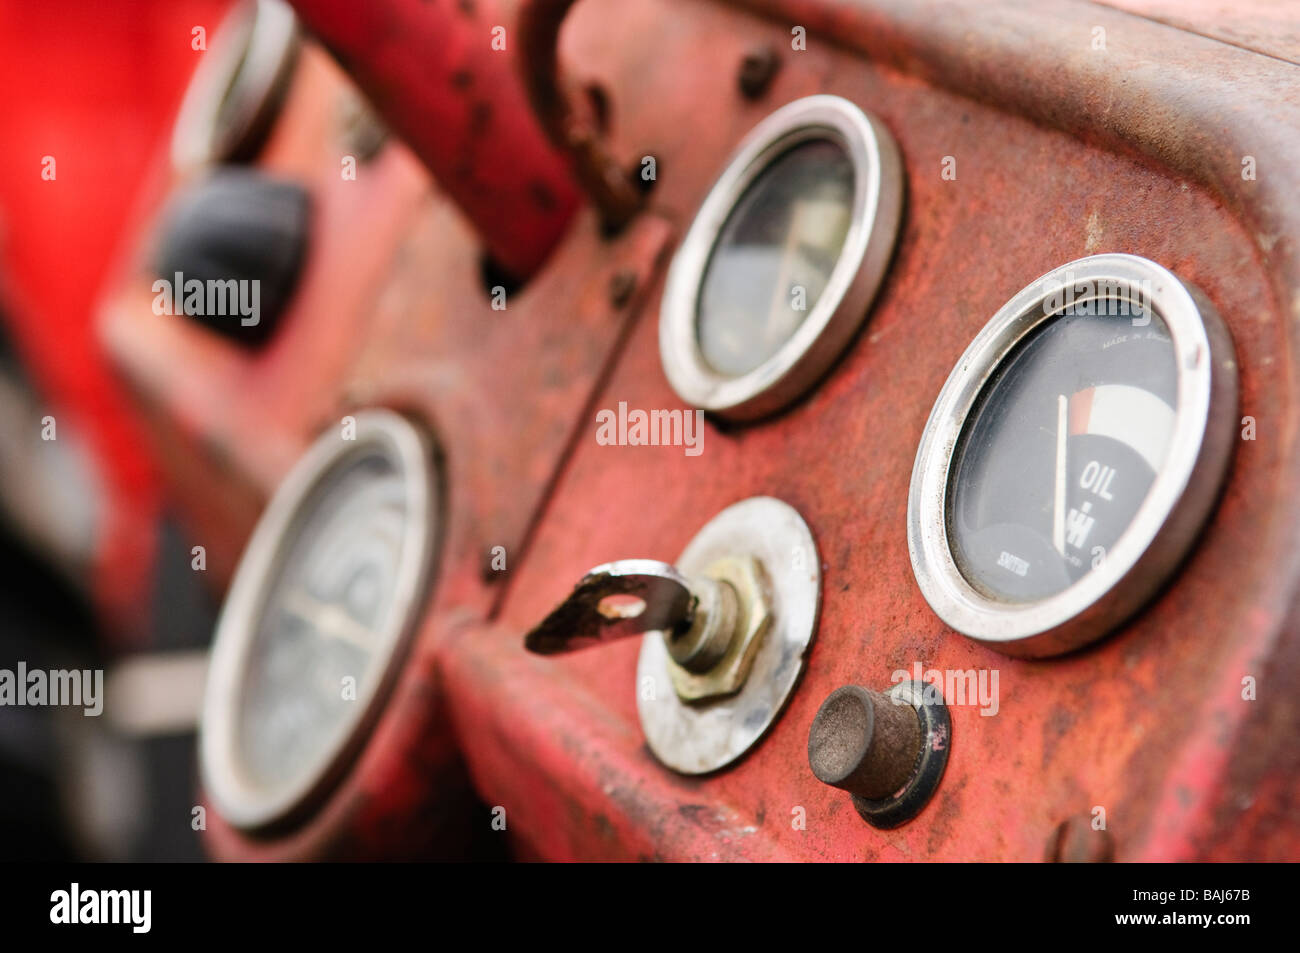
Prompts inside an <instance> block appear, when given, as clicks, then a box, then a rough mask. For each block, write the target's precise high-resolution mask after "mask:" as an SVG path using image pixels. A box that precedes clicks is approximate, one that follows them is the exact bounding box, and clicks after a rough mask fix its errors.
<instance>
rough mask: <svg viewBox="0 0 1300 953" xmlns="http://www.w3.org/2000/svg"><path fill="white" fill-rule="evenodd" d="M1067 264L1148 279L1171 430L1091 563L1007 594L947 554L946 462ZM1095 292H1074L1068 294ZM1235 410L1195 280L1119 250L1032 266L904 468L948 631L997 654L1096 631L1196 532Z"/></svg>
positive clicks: (1050, 646) (1211, 317)
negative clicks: (1171, 395) (974, 579)
mask: <svg viewBox="0 0 1300 953" xmlns="http://www.w3.org/2000/svg"><path fill="white" fill-rule="evenodd" d="M1067 272H1068V273H1070V274H1072V275H1073V278H1074V280H1075V281H1077V282H1083V281H1091V282H1092V287H1093V288H1094V289H1096V288H1097V286H1098V283H1099V282H1107V283H1111V282H1113V283H1115V286H1117V287H1118V288H1120V289H1122V290H1123V291H1127V292H1128V293H1130V294H1131V293H1133V292H1134V291H1135V290H1136V289H1138V288H1139V287H1140V283H1141V282H1143V281H1149V282H1150V293H1151V303H1152V310H1154V311H1155V312H1156V314H1157V315H1158V316H1159V318H1160V319H1161V320H1162V321H1163V322H1164V324H1165V327H1166V328H1167V329H1168V331H1169V336H1170V340H1171V341H1172V344H1173V350H1174V357H1175V360H1176V361H1177V368H1178V384H1177V404H1178V406H1177V407H1176V409H1175V417H1174V419H1175V423H1174V433H1173V436H1172V438H1171V441H1170V446H1169V453H1168V456H1167V458H1166V461H1165V464H1164V466H1163V467H1162V469H1161V471H1160V472H1159V473H1158V474H1156V478H1155V481H1154V483H1153V484H1152V486H1151V489H1150V491H1149V492H1148V493H1147V497H1146V499H1145V500H1144V501H1143V503H1142V505H1141V506H1140V508H1139V509H1138V512H1137V514H1136V516H1135V517H1134V519H1133V521H1132V523H1130V525H1129V527H1128V529H1127V530H1125V532H1124V533H1123V535H1121V537H1120V539H1119V541H1118V542H1117V543H1116V545H1115V546H1114V547H1113V548H1112V549H1111V550H1110V551H1109V552H1108V553H1107V554H1106V556H1105V558H1104V561H1103V562H1102V564H1101V565H1100V566H1099V567H1097V568H1096V569H1094V570H1092V571H1091V572H1090V573H1088V574H1087V575H1086V576H1084V577H1083V578H1081V579H1079V580H1078V581H1077V582H1075V583H1074V584H1073V585H1071V586H1069V587H1068V588H1066V589H1064V590H1063V591H1061V592H1059V593H1057V594H1055V595H1052V596H1049V597H1047V598H1045V599H1040V600H1036V601H1032V602H1025V603H1015V602H1010V601H1006V600H1000V599H996V598H991V597H989V596H988V595H985V594H984V593H982V592H980V591H979V590H977V589H976V588H975V587H973V586H972V585H971V584H970V583H969V582H968V581H967V580H966V577H965V576H963V575H962V573H961V571H960V569H959V568H958V566H957V563H956V561H955V559H954V557H953V553H952V549H951V545H950V537H949V532H950V527H949V521H950V517H951V512H950V509H949V495H950V492H951V488H952V487H951V484H952V481H953V479H954V475H953V473H952V472H951V468H952V465H953V462H954V460H953V456H954V451H955V449H956V448H957V446H958V444H959V442H960V439H961V436H962V434H963V432H964V430H965V428H966V424H967V418H968V416H969V415H970V413H971V411H972V409H973V408H974V407H975V406H976V404H977V402H978V400H979V398H980V396H981V395H982V393H983V392H984V390H985V388H986V386H987V385H988V384H989V382H990V379H991V378H992V377H993V375H994V373H995V372H996V370H997V368H998V367H999V365H1000V364H1001V363H1002V361H1003V360H1004V359H1005V358H1006V357H1007V356H1008V355H1009V354H1011V353H1012V352H1013V351H1014V350H1015V348H1016V347H1017V345H1019V344H1020V343H1021V342H1022V341H1024V340H1025V339H1026V337H1027V336H1029V335H1030V334H1032V333H1033V332H1034V331H1036V330H1037V329H1039V328H1040V327H1042V326H1044V325H1045V324H1046V323H1047V322H1049V321H1051V320H1054V319H1055V318H1056V317H1059V315H1060V312H1059V311H1057V312H1051V313H1049V312H1048V311H1047V310H1046V308H1045V302H1046V300H1047V298H1048V296H1049V295H1050V294H1051V293H1052V292H1053V291H1054V290H1056V288H1057V287H1058V286H1060V285H1061V284H1063V283H1064V282H1065V281H1066V276H1067ZM1107 290H1109V289H1107ZM1106 297H1110V294H1109V293H1108V294H1105V295H1103V294H1099V293H1093V294H1091V295H1081V296H1079V297H1077V298H1076V299H1075V304H1076V305H1077V304H1082V303H1085V302H1088V301H1091V300H1097V299H1099V298H1106ZM1236 414H1237V365H1236V358H1235V354H1234V351H1233V345H1232V339H1231V337H1230V336H1229V334H1228V330H1227V328H1226V327H1225V326H1224V324H1223V322H1222V320H1221V319H1220V318H1219V316H1218V314H1217V313H1216V312H1215V310H1214V308H1213V307H1212V306H1211V305H1210V303H1209V301H1208V300H1207V299H1206V298H1205V297H1204V296H1203V295H1202V294H1200V292H1199V291H1197V290H1196V289H1195V288H1193V287H1191V286H1189V285H1187V284H1185V283H1183V282H1182V281H1180V280H1179V279H1178V278H1177V277H1176V276H1175V275H1174V274H1173V273H1171V272H1170V271H1168V270H1166V269H1165V268H1163V267H1161V266H1160V265H1158V264H1156V263H1155V262H1152V261H1148V260H1147V259H1144V258H1139V257H1137V256H1135V255H1123V254H1106V255H1094V256H1092V257H1089V258H1083V259H1080V260H1078V261H1073V262H1070V263H1069V264H1066V265H1062V266H1061V267H1059V268H1056V269H1054V270H1053V271H1051V272H1048V273H1047V274H1045V275H1043V276H1042V277H1040V278H1038V279H1037V280H1036V281H1034V282H1033V283H1032V284H1031V285H1030V286H1029V287H1027V288H1025V289H1024V290H1023V291H1021V292H1020V293H1019V294H1017V295H1016V296H1015V297H1014V298H1012V299H1011V300H1010V301H1009V302H1007V304H1006V305H1004V306H1003V307H1002V309H1001V310H999V311H998V312H997V314H995V315H994V316H993V318H992V320H990V321H989V322H988V324H987V325H986V326H985V327H984V329H983V330H982V331H981V332H980V333H979V335H978V336H977V337H976V338H975V340H974V341H973V342H972V343H971V345H970V347H969V348H967V350H966V353H965V354H963V355H962V357H961V359H960V360H959V361H958V362H957V365H956V367H955V368H954V369H953V371H952V374H951V375H950V376H949V378H948V381H947V383H945V384H944V387H943V390H942V391H941V392H940V394H939V398H938V400H937V401H936V402H935V405H934V409H933V410H932V411H931V413H930V418H929V421H928V422H927V423H926V425H925V431H924V434H923V435H922V437H921V444H920V447H919V448H918V450H917V454H916V463H915V466H914V467H913V470H912V482H911V489H910V493H909V497H908V517H907V543H908V551H909V552H910V554H911V559H912V570H913V572H914V573H915V575H916V581H917V584H918V585H919V586H920V588H921V592H922V594H923V595H924V596H925V599H926V601H927V602H929V604H930V606H931V608H932V609H934V611H935V613H936V614H937V615H938V616H939V618H941V619H942V620H943V621H944V622H946V623H947V624H948V625H949V626H951V627H952V628H954V629H956V630H957V631H958V632H961V633H963V634H964V635H967V636H969V637H970V638H972V639H975V640H976V641H979V642H983V643H985V644H987V645H990V646H991V647H993V648H996V649H998V650H999V651H1001V652H1004V653H1006V654H1008V655H1015V656H1027V657H1041V656H1050V655H1058V654H1061V653H1064V652H1069V651H1071V650H1074V649H1077V648H1079V647H1081V646H1083V645H1086V644H1087V643H1089V642H1092V641H1094V640H1095V639H1098V638H1100V637H1102V636H1103V635H1105V634H1107V633H1108V632H1110V631H1111V630H1112V629H1114V628H1116V627H1117V626H1118V625H1119V624H1120V623H1122V622H1124V621H1125V620H1126V619H1127V618H1129V617H1130V616H1131V615H1132V614H1133V613H1134V612H1136V611H1137V610H1138V609H1140V608H1141V607H1142V606H1143V605H1144V604H1145V603H1146V602H1147V601H1148V600H1150V599H1151V598H1152V597H1153V596H1154V595H1155V594H1156V593H1157V591H1158V590H1159V589H1160V587H1161V586H1163V585H1164V583H1165V582H1167V581H1168V580H1169V578H1170V577H1171V576H1172V574H1173V573H1174V571H1175V570H1176V569H1177V568H1178V565H1179V563H1180V562H1181V561H1182V559H1183V557H1184V556H1186V555H1187V553H1188V551H1189V550H1190V549H1191V548H1192V546H1193V544H1194V543H1195V541H1196V538H1197V536H1198V534H1199V533H1200V530H1201V528H1202V527H1203V526H1204V524H1205V522H1206V520H1207V519H1208V517H1209V515H1210V513H1211V512H1212V510H1213V509H1214V505H1215V502H1216V500H1217V498H1218V494H1219V490H1220V488H1221V487H1222V484H1223V480H1224V477H1225V475H1226V473H1227V467H1228V463H1229V460H1230V459H1231V451H1232V444H1233V437H1234V434H1235V428H1236Z"/></svg>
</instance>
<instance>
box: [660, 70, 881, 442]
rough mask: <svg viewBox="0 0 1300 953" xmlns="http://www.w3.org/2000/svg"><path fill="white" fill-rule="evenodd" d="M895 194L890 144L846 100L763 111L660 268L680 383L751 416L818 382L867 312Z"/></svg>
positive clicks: (729, 410) (665, 343)
mask: <svg viewBox="0 0 1300 953" xmlns="http://www.w3.org/2000/svg"><path fill="white" fill-rule="evenodd" d="M902 201H903V173H902V166H901V163H900V160H899V156H898V149H897V146H896V145H895V144H894V141H893V139H892V138H891V137H890V135H889V133H888V131H886V130H885V128H884V127H883V126H882V125H881V124H880V123H879V122H878V121H876V120H874V119H872V118H871V117H869V116H867V115H866V114H865V113H864V112H862V110H860V109H859V108H858V107H857V106H855V105H854V104H853V103H851V102H849V101H848V100H846V99H842V98H840V97H838V96H810V97H808V98H806V99H800V100H796V101H795V102H792V103H790V104H788V105H786V106H784V107H782V108H781V109H779V110H777V111H776V112H775V113H773V114H772V115H770V116H768V117H767V118H766V119H765V120H763V121H762V122H761V123H759V125H758V126H757V127H755V128H754V130H753V131H752V132H751V133H750V134H749V135H748V136H747V137H746V138H745V140H744V141H743V142H742V143H741V145H740V147H739V148H738V150H737V151H736V154H735V155H734V156H733V157H732V159H731V161H730V163H729V164H728V165H727V168H726V169H725V170H724V171H723V173H722V175H721V177H720V178H719V179H718V181H717V183H715V185H714V186H713V188H712V190H711V191H710V192H709V194H708V196H707V197H706V198H705V200H704V204H703V205H702V206H701V207H700V211H699V213H698V214H697V215H696V218H695V221H694V223H693V224H692V225H691V228H690V231H689V232H688V233H687V235H686V238H685V239H684V240H683V242H682V244H681V247H680V248H679V249H678V252H677V255H676V257H675V258H674V259H673V264H672V268H671V269H670V271H669V274H668V283H667V287H666V288H665V291H664V297H663V306H662V311H661V313H660V320H659V349H660V354H661V357H662V359H663V365H664V371H665V373H666V374H667V376H668V379H669V381H670V382H671V383H672V385H673V387H674V389H675V390H676V391H677V393H678V394H679V395H681V397H682V398H683V399H684V400H686V401H688V402H689V403H691V404H692V405H694V406H696V407H700V408H702V409H704V410H708V411H712V412H714V413H717V414H719V415H721V416H724V417H729V418H733V419H740V420H750V419H755V418H758V417H762V416H764V415H766V414H769V413H772V412H773V411H776V410H779V409H780V408H781V407H783V406H785V405H786V404H788V403H789V402H791V401H792V400H794V399H795V398H797V397H798V396H800V395H801V394H802V393H804V392H805V391H806V390H807V389H808V388H809V387H811V386H812V385H813V384H814V383H816V381H817V380H818V379H819V378H820V377H821V376H822V375H823V374H824V373H825V372H826V371H827V369H828V368H829V367H830V365H831V364H832V363H833V362H834V361H835V359H836V358H837V357H838V356H839V354H840V353H841V351H842V350H843V349H844V347H845V346H846V345H847V344H848V342H849V340H850V339H851V338H852V336H853V334H854V332H856V331H857V329H858V327H859V326H860V325H861V323H862V321H863V320H864V319H865V318H866V315H867V311H868V309H869V307H870V304H871V301H872V299H873V298H874V297H875V294H876V291H877V289H878V287H879V285H880V282H881V279H882V277H883V276H884V273H885V269H886V267H887V266H888V263H889V259H890V256H891V254H892V252H893V247H894V240H895V236H896V234H897V232H898V225H899V219H900V216H901V214H902Z"/></svg>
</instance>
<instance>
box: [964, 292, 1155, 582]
mask: <svg viewBox="0 0 1300 953" xmlns="http://www.w3.org/2000/svg"><path fill="white" fill-rule="evenodd" d="M1093 310H1094V311H1096V312H1097V313H1094V314H1080V313H1074V314H1065V315H1059V316H1057V317H1055V318H1053V319H1052V320H1050V321H1049V322H1047V323H1046V324H1044V325H1042V326H1040V328H1039V329H1038V330H1036V331H1035V332H1033V333H1032V334H1031V335H1030V336H1029V337H1028V338H1027V339H1026V340H1025V341H1024V342H1023V343H1021V344H1020V345H1019V346H1018V347H1017V349H1016V350H1014V351H1013V352H1012V353H1011V354H1010V355H1009V356H1008V357H1007V359H1006V360H1004V361H1003V362H1002V363H1001V365H999V367H998V369H997V371H996V372H995V373H994V375H993V376H992V377H991V378H990V380H989V382H988V383H987V384H986V385H985V387H984V390H983V392H982V394H981V395H980V397H979V399H978V401H977V402H976V404H975V406H974V408H973V410H972V412H971V414H970V416H969V417H968V418H967V422H966V425H965V428H964V430H963V431H962V436H961V439H960V441H959V443H958V446H957V448H956V452H955V453H954V456H953V463H952V468H951V473H950V483H949V491H948V493H949V497H948V498H949V504H950V505H949V508H948V509H949V514H950V515H949V526H948V535H949V542H950V545H951V547H952V552H953V556H954V559H955V561H956V563H957V566H958V568H959V569H960V571H961V573H962V575H963V576H965V578H966V580H967V581H968V582H969V583H970V584H971V585H972V586H974V587H975V588H976V589H978V590H980V591H982V592H983V593H985V594H986V595H988V596H990V597H993V598H998V599H1003V600H1006V601H1009V602H1031V601H1034V600H1038V599H1044V598H1046V597H1048V596H1052V595H1055V594H1056V593H1059V592H1061V591H1063V590H1064V589H1066V588H1068V587H1069V586H1070V585H1072V584H1073V583H1075V582H1077V581H1078V580H1079V579H1081V578H1082V577H1083V576H1085V575H1087V574H1088V573H1089V572H1092V571H1093V570H1094V569H1096V568H1097V567H1098V566H1100V565H1101V563H1102V561H1104V559H1105V558H1106V553H1107V552H1108V551H1109V550H1110V549H1111V548H1112V547H1113V546H1114V545H1115V543H1116V542H1117V541H1118V540H1119V538H1120V537H1121V536H1122V535H1123V533H1124V531H1125V530H1126V529H1128V527H1129V525H1130V524H1131V523H1132V522H1133V519H1134V517H1135V516H1136V515H1137V513H1138V510H1139V508H1140V507H1141V505H1142V503H1143V501H1144V500H1145V499H1146V497H1147V493H1148V491H1149V490H1150V489H1151V485H1152V483H1153V482H1154V481H1155V478H1156V475H1157V473H1159V472H1160V469H1161V467H1162V465H1163V464H1164V461H1165V457H1166V454H1167V451H1168V448H1169V442H1170V440H1171V439H1172V437H1173V434H1174V431H1175V420H1176V414H1175V410H1176V407H1177V396H1176V395H1177V387H1178V367H1177V364H1176V361H1175V358H1174V350H1173V346H1172V344H1171V342H1170V339H1169V334H1168V331H1167V329H1166V327H1165V325H1164V324H1163V323H1162V322H1161V320H1160V319H1159V317H1157V316H1155V315H1151V316H1150V317H1149V320H1148V319H1147V318H1145V317H1138V318H1137V319H1135V318H1134V317H1133V316H1132V315H1131V314H1130V313H1129V312H1128V310H1127V309H1126V308H1124V307H1122V306H1121V304H1120V302H1118V301H1103V302H1100V303H1097V304H1095V305H1094V306H1093ZM1143 322H1145V326H1142V324H1143Z"/></svg>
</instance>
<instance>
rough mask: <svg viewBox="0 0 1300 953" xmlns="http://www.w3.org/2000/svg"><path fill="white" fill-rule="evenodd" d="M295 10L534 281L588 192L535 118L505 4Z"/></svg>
mask: <svg viewBox="0 0 1300 953" xmlns="http://www.w3.org/2000/svg"><path fill="white" fill-rule="evenodd" d="M292 3H293V6H294V8H295V9H296V10H297V11H298V15H299V16H300V17H301V18H302V20H303V22H304V23H305V24H306V25H307V27H308V29H310V30H311V31H312V32H313V33H315V35H316V36H317V37H319V38H320V39H321V40H322V41H323V42H324V44H325V45H326V46H327V47H329V49H330V50H331V51H333V53H334V55H335V56H336V57H337V58H338V59H339V61H340V62H341V63H343V65H344V66H345V68H346V69H347V70H348V72H349V73H350V74H351V75H352V77H353V78H354V79H355V80H356V81H357V83H358V84H359V85H360V86H361V87H362V89H364V90H365V92H366V93H367V95H368V96H369V97H370V98H371V100H372V101H373V102H374V103H375V104H376V106H377V107H378V108H379V109H380V111H381V112H382V113H383V114H384V117H385V119H387V121H388V122H389V124H390V125H391V126H392V127H393V129H395V130H396V131H397V132H398V133H399V134H401V135H402V136H403V138H404V139H405V140H406V141H407V142H408V143H409V144H410V145H411V147H412V148H413V149H414V150H415V152H416V154H417V155H419V156H420V158H421V159H422V160H423V161H424V162H425V163H426V164H427V165H428V167H429V168H430V169H431V170H432V171H433V174H434V176H435V177H436V178H437V179H438V182H439V183H440V184H441V186H442V188H443V190H444V191H445V192H446V193H447V194H448V195H450V196H451V197H452V198H453V199H454V200H455V201H456V203H457V204H458V205H459V206H460V207H461V209H462V210H463V211H464V213H465V214H466V216H467V217H468V218H469V220H470V221H471V222H473V223H474V226H475V229H476V230H477V232H478V235H479V237H480V238H481V240H482V241H483V242H484V243H485V244H486V245H487V247H488V249H489V250H490V251H491V253H492V255H493V257H494V258H495V260H496V261H497V263H498V264H499V265H500V266H501V267H502V268H504V269H505V270H506V271H508V272H510V273H511V274H513V275H516V276H518V277H520V278H524V277H527V276H529V275H532V274H533V272H535V271H536V270H537V268H538V266H539V265H541V263H542V261H543V260H545V258H546V256H547V255H548V254H549V253H550V251H551V249H553V248H554V247H555V244H556V242H557V241H559V239H560V236H561V235H562V234H563V232H564V229H565V228H566V227H567V225H568V224H569V222H570V220H571V219H572V217H573V213H574V211H575V210H576V208H577V206H578V193H577V189H576V187H575V185H574V184H573V180H572V175H571V173H570V171H569V167H568V163H567V160H566V159H565V157H564V156H562V155H561V154H560V153H559V152H557V151H556V150H555V149H554V148H553V147H552V146H551V144H550V143H549V142H548V141H547V139H546V137H545V135H544V134H543V132H542V130H541V127H540V126H539V124H538V122H537V119H536V118H535V117H534V116H533V114H532V112H531V111H530V110H529V109H528V105H527V100H526V97H525V93H524V87H523V83H522V81H521V79H520V77H519V75H518V73H517V69H516V65H515V63H516V56H517V54H516V52H515V49H514V47H513V46H512V45H511V30H512V29H513V26H514V24H513V22H512V20H511V19H510V18H509V17H508V16H506V15H505V11H503V10H502V9H500V8H499V6H498V4H497V3H496V2H495V0H461V2H451V0H448V2H442V3H428V2H425V0H367V2H365V3H356V2H354V0H292ZM494 31H501V32H499V33H496V32H494ZM494 42H495V44H496V45H495V47H494Z"/></svg>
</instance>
